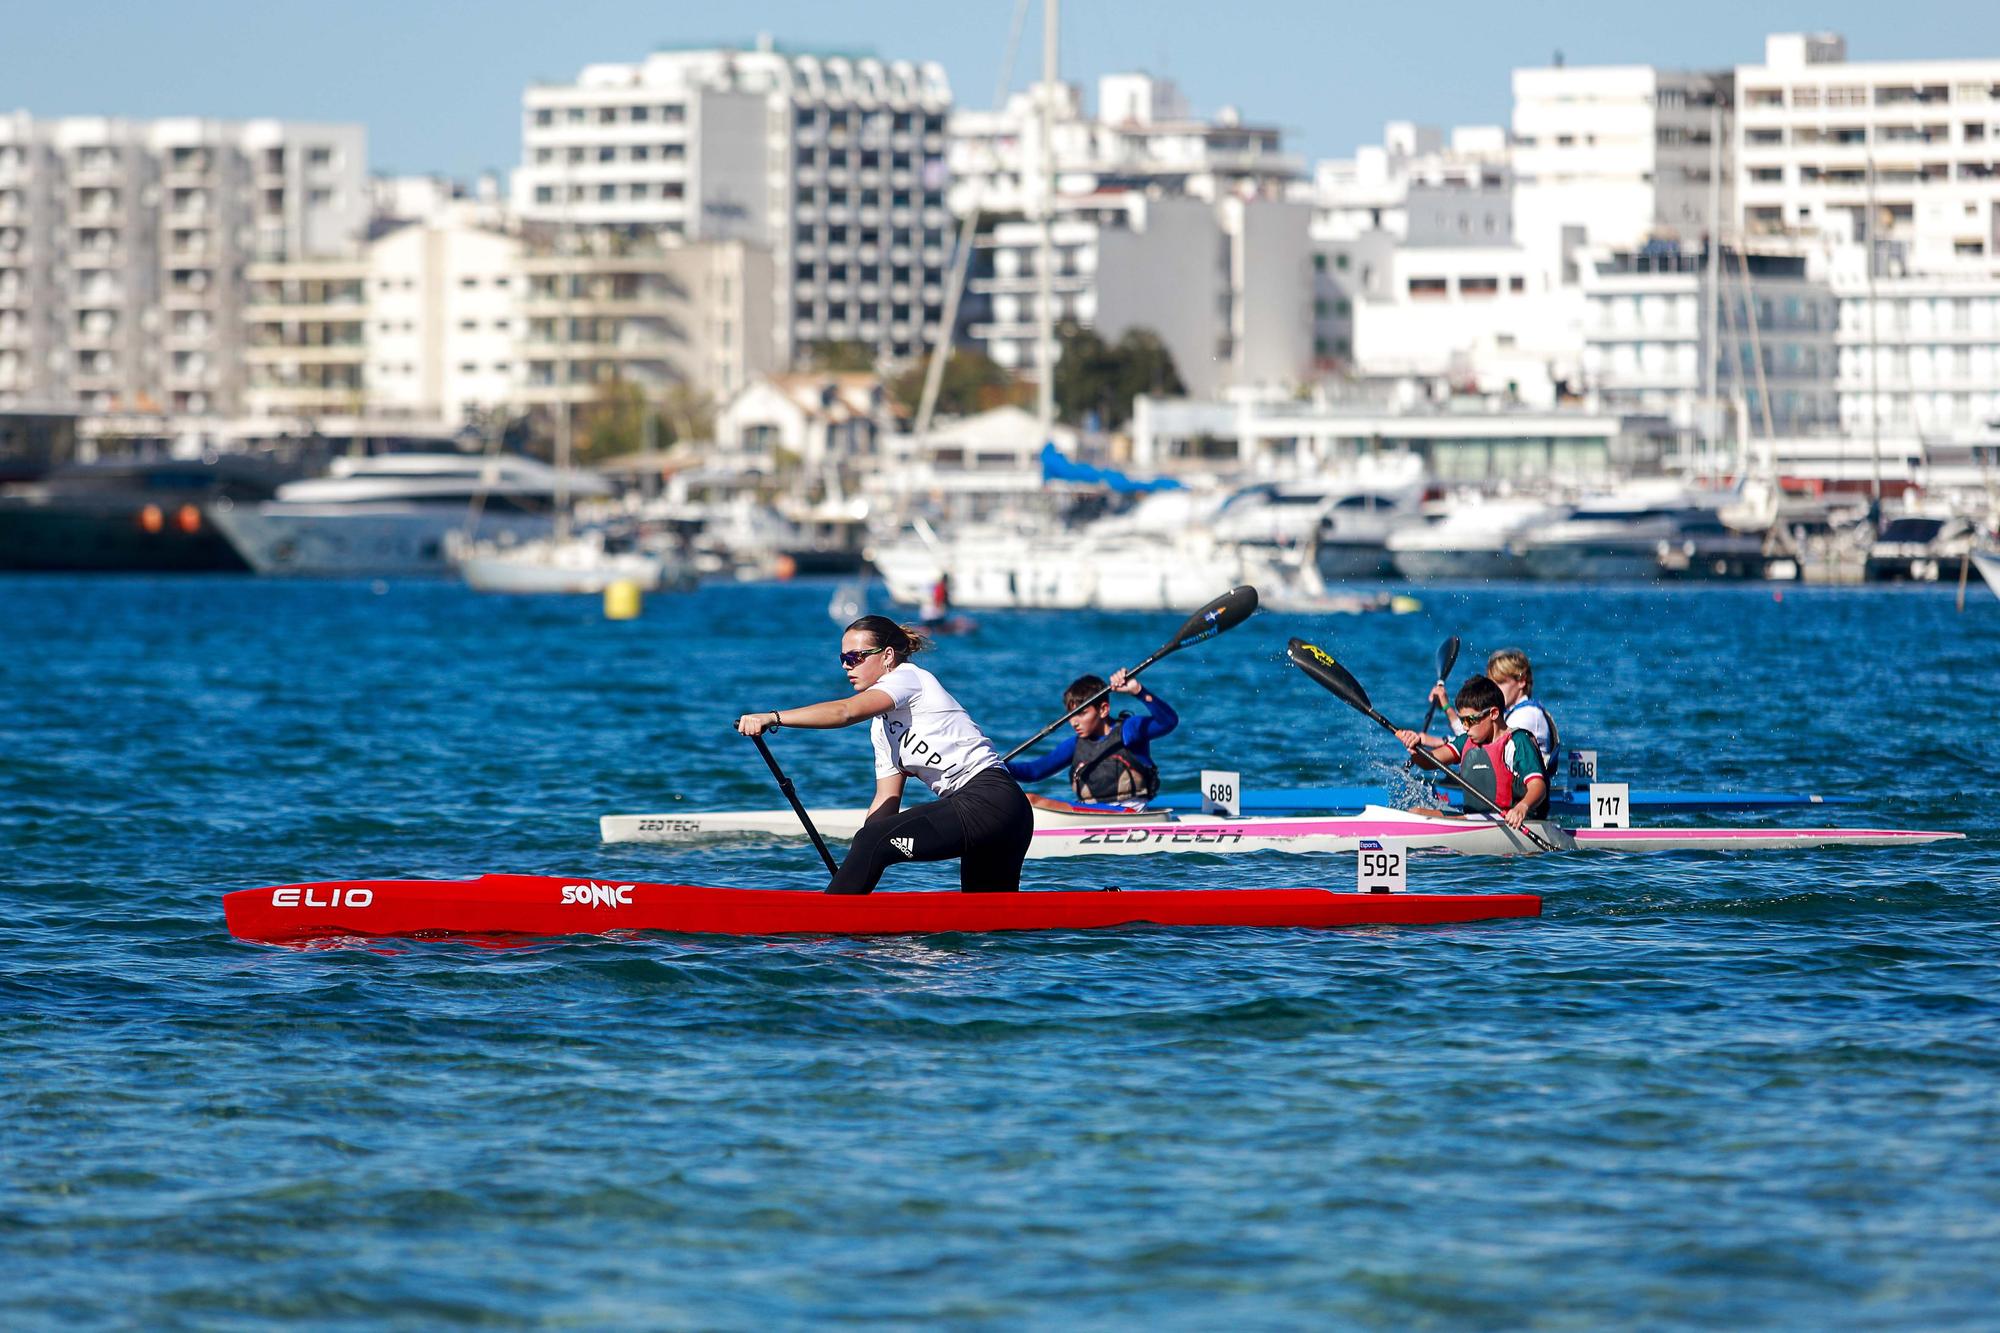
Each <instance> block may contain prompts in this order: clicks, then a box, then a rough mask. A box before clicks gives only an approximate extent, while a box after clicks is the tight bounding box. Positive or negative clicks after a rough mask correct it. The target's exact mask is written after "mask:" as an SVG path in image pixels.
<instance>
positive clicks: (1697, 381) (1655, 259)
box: [1581, 243, 1839, 442]
mask: <svg viewBox="0 0 2000 1333" xmlns="http://www.w3.org/2000/svg"><path fill="white" fill-rule="evenodd" d="M1717 260H1718V265H1717V273H1716V274H1715V275H1714V278H1713V282H1714V284H1715V288H1717V289H1719V290H1720V294H1721V295H1720V300H1719V301H1716V300H1715V298H1714V296H1713V295H1712V290H1713V289H1712V288H1711V287H1710V282H1711V278H1710V276H1709V274H1708V267H1707V252H1706V250H1705V248H1701V247H1688V248H1681V247H1678V246H1673V245H1669V244H1666V243H1655V244H1654V245H1652V246H1649V247H1648V248H1647V249H1645V250H1642V251H1636V252H1635V251H1620V252H1614V253H1599V254H1597V255H1594V256H1592V257H1590V259H1589V260H1588V261H1587V262H1586V263H1585V264H1584V266H1583V269H1584V273H1583V280H1582V284H1581V286H1582V290H1583V296H1584V303H1583V308H1584V311H1585V313H1584V322H1583V338H1584V350H1583V388H1584V390H1585V392H1586V396H1587V399H1588V401H1589V402H1590V403H1591V404H1592V405H1593V406H1594V407H1597V408H1599V409H1601V410H1603V411H1606V412H1620V413H1641V412H1643V413H1649V414H1653V415H1657V416H1664V417H1666V418H1667V419H1668V420H1670V421H1671V422H1672V423H1673V424H1674V426H1675V427H1676V428H1677V429H1679V430H1680V431H1681V432H1682V433H1683V434H1684V435H1687V436H1689V437H1692V436H1694V435H1696V434H1698V433H1705V434H1706V435H1707V436H1708V437H1709V438H1711V439H1719V440H1723V441H1725V442H1726V441H1730V440H1733V439H1735V438H1736V436H1737V435H1738V434H1739V432H1740V433H1741V434H1743V435H1754V436H1769V435H1771V434H1774V433H1775V434H1777V435H1804V434H1810V433H1814V432H1818V431H1824V430H1827V429H1830V428H1831V427H1833V426H1834V425H1835V424H1836V423H1837V421H1838V411H1839V406H1838V403H1837V401H1836V395H1835V392H1834V370H1835V363H1836V353H1835V330H1836V326H1837V325H1838V323H1839V315H1838V310H1837V306H1836V302H1835V300H1834V294H1833V290H1832V288H1831V287H1830V286H1829V285H1828V284H1827V283H1826V281H1825V280H1824V279H1819V278H1814V277H1811V276H1809V275H1808V272H1807V266H1806V264H1805V261H1804V260H1803V259H1800V258H1796V257H1792V256H1783V255H1759V254H1749V255H1740V254H1738V252H1737V251H1735V250H1734V249H1732V248H1725V249H1723V250H1722V251H1721V252H1720V253H1719V254H1718V255H1717ZM1746 272H1747V277H1746V276H1745V275H1746ZM1712 302H1713V308H1712V309H1711V303H1712ZM1710 393H1713V394H1714V395H1715V402H1716V403H1717V404H1720V403H1729V404H1733V405H1734V407H1733V410H1731V411H1728V412H1724V411H1722V410H1719V408H1711V409H1710V410H1708V411H1704V410H1703V404H1704V400H1705V398H1706V396H1707V395H1709V394H1710ZM1767 408H1768V411H1767Z"/></svg>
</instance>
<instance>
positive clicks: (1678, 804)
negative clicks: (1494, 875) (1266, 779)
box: [1148, 787, 1857, 815]
mask: <svg viewBox="0 0 2000 1333" xmlns="http://www.w3.org/2000/svg"><path fill="white" fill-rule="evenodd" d="M1441 794H1442V795H1444V796H1445V797H1446V798H1447V799H1448V800H1450V801H1452V802H1453V803H1454V804H1456V803H1457V802H1458V801H1459V799H1460V795H1461V794H1460V793H1459V792H1458V791H1456V790H1455V789H1450V788H1445V789H1443V791H1442V793H1441ZM1631 799H1632V811H1633V813H1635V814H1637V813H1639V812H1641V811H1644V812H1646V813H1649V814H1656V815H1693V814H1709V813H1712V812H1716V811H1723V810H1792V809H1798V808H1801V807H1805V806H1814V805H1852V804H1854V802H1855V801H1856V799H1857V798H1856V797H1853V796H1807V795H1798V794H1794V793H1790V792H1775V791H1646V790H1645V789H1643V788H1641V789H1638V790H1635V791H1633V792H1632V793H1631ZM1396 803H1397V801H1396V798H1395V797H1394V795H1393V794H1392V793H1391V792H1390V791H1389V790H1388V789H1387V788H1385V787H1293V788H1291V789H1290V790H1288V791H1246V792H1244V793H1243V813H1244V814H1246V815H1250V814H1258V815H1303V814H1319V813H1322V812H1325V811H1331V810H1358V809H1360V808H1361V807H1362V806H1364V805H1395V804H1396ZM1148 804H1149V805H1152V806H1155V807H1158V806H1169V807H1172V808H1174V809H1177V810H1199V809H1200V808H1201V797H1200V796H1199V795H1198V794H1197V793H1195V792H1192V791H1185V792H1179V791H1175V792H1162V793H1161V794H1160V795H1158V796H1156V797H1154V798H1153V799H1152V800H1151V801H1150V802H1148ZM1549 812H1550V813H1551V814H1559V815H1587V814H1589V813H1590V793H1589V791H1588V789H1584V788H1579V789H1578V790H1576V791H1571V792H1557V793H1556V794H1555V797H1554V799H1553V800H1551V801H1550V802H1549Z"/></svg>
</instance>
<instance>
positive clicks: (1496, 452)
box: [1132, 393, 1673, 487]
mask: <svg viewBox="0 0 2000 1333" xmlns="http://www.w3.org/2000/svg"><path fill="white" fill-rule="evenodd" d="M1672 448H1673V441H1672V436H1671V432H1670V431H1669V430H1668V429H1667V427H1666V424H1665V423H1664V422H1662V421H1660V420H1659V419H1658V418H1655V417H1648V416H1620V415H1618V414H1616V413H1610V412H1580V411H1575V410H1569V409H1566V410H1563V411H1559V412H1550V411H1536V410H1530V409H1525V408H1519V407H1497V408H1496V407H1493V406H1491V405H1485V404H1482V405H1481V406H1480V408H1479V410H1476V411H1461V410H1444V411H1440V410H1436V409H1422V408H1418V409H1411V408H1407V407H1402V408H1398V407H1392V406H1390V405H1388V404H1386V403H1382V402H1358V401H1345V400H1341V399H1337V398H1330V397H1328V396H1326V395H1325V394H1323V393H1316V394H1315V395H1314V396H1313V397H1311V398H1310V399H1305V400H1299V399H1295V398H1293V397H1291V396H1290V395H1285V396H1272V395H1256V394H1243V395H1239V396H1237V397H1236V398H1235V400H1234V401H1231V402H1215V401H1202V400H1200V399H1196V398H1181V399H1169V398H1154V397H1150V396H1146V395H1141V396H1140V397H1139V398H1138V399H1136V400H1135V401H1134V403H1133V413H1132V467H1133V468H1134V470H1136V471H1140V472H1167V473H1176V472H1180V473H1185V472H1195V473H1213V472H1215V471H1216V470H1218V469H1224V470H1231V469H1236V468H1241V469H1242V470H1244V471H1245V472H1247V473H1248V474H1249V475H1251V476H1256V477H1275V478H1289V477H1317V476H1324V475H1327V474H1329V473H1342V474H1346V475H1352V476H1367V475H1370V474H1373V475H1375V476H1377V477H1381V476H1385V475H1386V476H1394V475H1397V474H1398V473H1399V471H1400V469H1399V467H1398V465H1397V460H1399V459H1400V458H1403V457H1405V456H1408V457H1415V458H1417V459H1420V460H1422V463H1423V466H1424V472H1425V473H1426V474H1427V475H1428V476H1430V477H1432V478H1434V479H1436V480H1437V481H1440V482H1443V483H1446V484H1450V485H1467V486H1493V485H1503V484H1524V485H1530V486H1537V487H1539V486H1544V485H1546V484H1547V483H1548V482H1549V481H1551V480H1554V481H1560V482H1565V483H1571V484H1586V483H1590V482H1595V481H1602V480H1605V479H1607V478H1609V477H1612V476H1616V475H1620V474H1629V473H1631V472H1634V471H1639V472H1650V471H1654V470H1657V469H1658V468H1659V466H1660V464H1661V462H1662V460H1663V459H1665V458H1666V457H1668V455H1669V454H1670V453H1671V450H1672Z"/></svg>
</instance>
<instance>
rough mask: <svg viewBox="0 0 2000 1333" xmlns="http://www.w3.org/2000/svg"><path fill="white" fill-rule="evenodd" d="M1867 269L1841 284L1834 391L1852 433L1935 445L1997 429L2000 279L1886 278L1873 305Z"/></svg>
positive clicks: (1836, 285)
mask: <svg viewBox="0 0 2000 1333" xmlns="http://www.w3.org/2000/svg"><path fill="white" fill-rule="evenodd" d="M1857 261H1859V257H1858V256H1857ZM1859 267H1860V262H1857V263H1856V264H1854V265H1851V266H1848V267H1846V268H1844V269H1842V270H1840V271H1837V272H1836V273H1835V274H1834V277H1833V282H1832V286H1833V292H1834V295H1835V296H1836V297H1837V298H1838V300H1839V303H1840V323H1839V330H1838V333H1837V335H1836V341H1837V344H1838V356H1839V368H1838V372H1837V375H1836V376H1834V377H1833V379H1834V383H1833V386H1832V387H1833V389H1834V391H1835V392H1836V393H1837V394H1838V398H1839V418H1840V425H1841V427H1842V429H1843V430H1845V431H1847V432H1848V433H1849V434H1853V435H1862V434H1870V433H1873V432H1874V431H1876V430H1877V429H1878V427H1879V429H1880V430H1882V431H1886V432H1891V433H1894V434H1898V435H1913V436H1919V437H1924V438H1930V439H1938V438H1942V437H1946V436H1952V435H1960V434H1965V433H1968V432H1971V433H1978V432H1979V431H1980V430H1981V429H1982V428H1985V429H1987V430H1989V431H1990V430H1991V429H1992V425H1991V423H1995V422H2000V282H1996V281H1994V280H1993V279H1991V278H1980V277H1974V276H1968V275H1966V274H1964V273H1943V274H1933V275H1928V276H1925V275H1909V274H1896V275H1889V276H1882V277H1878V278H1877V279H1876V281H1875V284H1874V295H1873V300H1872V303H1871V299H1870V296H1869V291H1868V286H1867V283H1866V280H1865V272H1864V273H1859V274H1858V273H1857V272H1856V271H1855V270H1856V269H1857V268H1859ZM1871 308H1872V312H1873V314H1872V318H1871ZM1871 352H1872V360H1873V365H1872V367H1871V365H1870V361H1871Z"/></svg>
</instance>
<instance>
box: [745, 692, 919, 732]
mask: <svg viewBox="0 0 2000 1333" xmlns="http://www.w3.org/2000/svg"><path fill="white" fill-rule="evenodd" d="M895 706H896V701H895V700H893V699H891V698H890V697H889V696H888V695H887V694H885V693H883V692H882V691H881V690H863V691H861V693H859V694H856V695H853V696H851V697H849V698H846V699H829V700H827V701H826V702H825V703H823V704H807V705H806V706H805V707H803V708H780V709H776V710H766V711H764V712H761V713H745V714H744V715H743V716H742V717H739V718H737V719H736V729H737V730H738V731H740V732H742V733H743V734H744V735H745V736H761V735H763V734H764V733H765V732H767V731H774V730H776V729H777V728H779V727H804V728H806V729H808V730H810V731H832V730H834V729H835V728H836V727H851V726H853V725H854V724H855V723H856V722H866V721H867V720H868V719H869V718H871V717H880V716H882V714H884V713H886V712H888V711H889V710H890V709H891V708H894V707H895Z"/></svg>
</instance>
